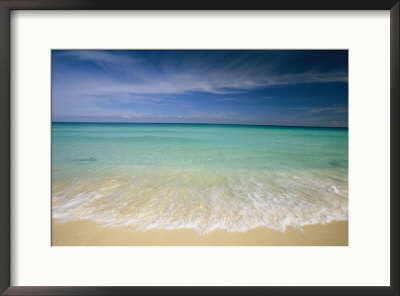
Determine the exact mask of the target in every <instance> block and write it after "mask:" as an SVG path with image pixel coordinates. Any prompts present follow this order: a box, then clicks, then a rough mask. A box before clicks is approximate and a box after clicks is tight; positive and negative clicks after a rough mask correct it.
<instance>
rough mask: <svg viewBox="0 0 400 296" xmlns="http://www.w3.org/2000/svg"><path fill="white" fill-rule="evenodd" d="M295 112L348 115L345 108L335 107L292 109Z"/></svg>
mask: <svg viewBox="0 0 400 296" xmlns="http://www.w3.org/2000/svg"><path fill="white" fill-rule="evenodd" d="M294 109H296V110H304V111H306V112H308V113H323V112H334V113H348V108H347V107H345V106H335V107H307V108H294Z"/></svg>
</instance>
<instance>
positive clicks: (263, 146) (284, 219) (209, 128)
mask: <svg viewBox="0 0 400 296" xmlns="http://www.w3.org/2000/svg"><path fill="white" fill-rule="evenodd" d="M52 215H53V218H54V219H56V220H57V221H59V222H60V223H64V222H69V221H75V220H80V219H89V220H92V221H96V222H101V223H103V224H105V225H110V226H127V227H130V228H132V229H135V230H146V229H177V228H190V229H193V230H194V231H196V232H197V233H199V234H204V233H208V232H210V231H212V230H213V229H216V228H220V229H224V230H227V231H247V230H249V229H252V228H255V227H257V226H264V227H267V228H270V229H275V230H278V231H284V230H285V228H286V227H287V226H290V227H293V228H295V229H297V230H300V231H301V229H302V226H304V225H309V224H324V223H328V222H331V221H340V220H348V130H347V129H342V128H311V127H275V126H251V125H211V124H156V123H155V124H147V123H52Z"/></svg>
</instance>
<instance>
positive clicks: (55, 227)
mask: <svg viewBox="0 0 400 296" xmlns="http://www.w3.org/2000/svg"><path fill="white" fill-rule="evenodd" d="M51 232H52V239H51V241H52V243H51V245H52V246H348V221H334V222H331V223H327V224H314V225H306V226H304V227H303V231H302V232H301V231H297V230H295V229H293V228H291V227H287V228H286V231H285V232H279V231H275V230H272V229H269V228H266V227H263V226H258V227H256V228H253V229H250V230H248V231H245V232H229V231H226V230H222V229H215V230H213V231H211V232H210V233H208V234H197V233H196V232H195V231H193V230H192V229H188V228H181V229H174V230H164V229H150V230H144V231H137V230H132V229H130V228H128V227H124V226H118V227H113V226H105V225H102V224H101V223H99V222H93V221H90V220H87V219H83V220H78V221H73V222H66V223H60V222H58V221H57V220H56V219H52V231H51Z"/></svg>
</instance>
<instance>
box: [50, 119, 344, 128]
mask: <svg viewBox="0 0 400 296" xmlns="http://www.w3.org/2000/svg"><path fill="white" fill-rule="evenodd" d="M51 123H100V124H104V123H106V124H199V125H240V126H270V127H306V128H307V127H308V128H340V129H349V127H348V126H312V125H276V124H246V123H245V124H243V123H201V122H118V121H109V122H104V121H52V122H51Z"/></svg>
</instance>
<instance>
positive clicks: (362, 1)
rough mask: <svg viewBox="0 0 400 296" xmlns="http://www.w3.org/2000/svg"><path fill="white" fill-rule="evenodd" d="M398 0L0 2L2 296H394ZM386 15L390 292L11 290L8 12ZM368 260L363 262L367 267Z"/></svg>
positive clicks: (336, 289)
mask: <svg viewBox="0 0 400 296" xmlns="http://www.w3.org/2000/svg"><path fill="white" fill-rule="evenodd" d="M399 7H400V4H399V0H279V1H278V0H213V1H211V0H209V1H204V0H186V1H185V0H133V1H129V0H128V1H127V0H114V1H112V0H0V176H1V178H0V293H2V294H1V295H168V294H169V295H399V151H400V149H399V111H400V110H399V100H400V97H399V27H400V26H399V11H400V10H399ZM39 9H43V10H67V9H68V10H80V9H82V10H83V9H84V10H92V9H93V10H106V9H107V10H115V9H131V10H144V9H146V10H278V9H279V10H390V106H391V110H390V115H391V118H390V128H391V131H390V141H391V143H390V151H391V152H390V159H391V160H390V162H391V168H390V174H391V176H390V181H391V188H390V194H391V197H390V215H391V218H390V225H391V229H390V286H388V287H377V286H371V287H370V286H365V287H358V286H357V287H338V286H335V287H328V286H324V287H321V286H318V287H303V286H302V287H293V286H291V287H275V286H274V287H271V286H268V287H102V286H95V287H77V286H76V287H72V286H70V287H45V286H43V287H38V286H35V287H22V286H10V268H11V266H10V251H12V250H10V197H11V193H12V192H10V181H11V179H10V169H12V168H11V167H10V157H11V154H10V153H12V151H10V134H11V132H10V118H11V116H10V12H11V11H12V10H39ZM367 260H368V259H367V258H366V261H367Z"/></svg>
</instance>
